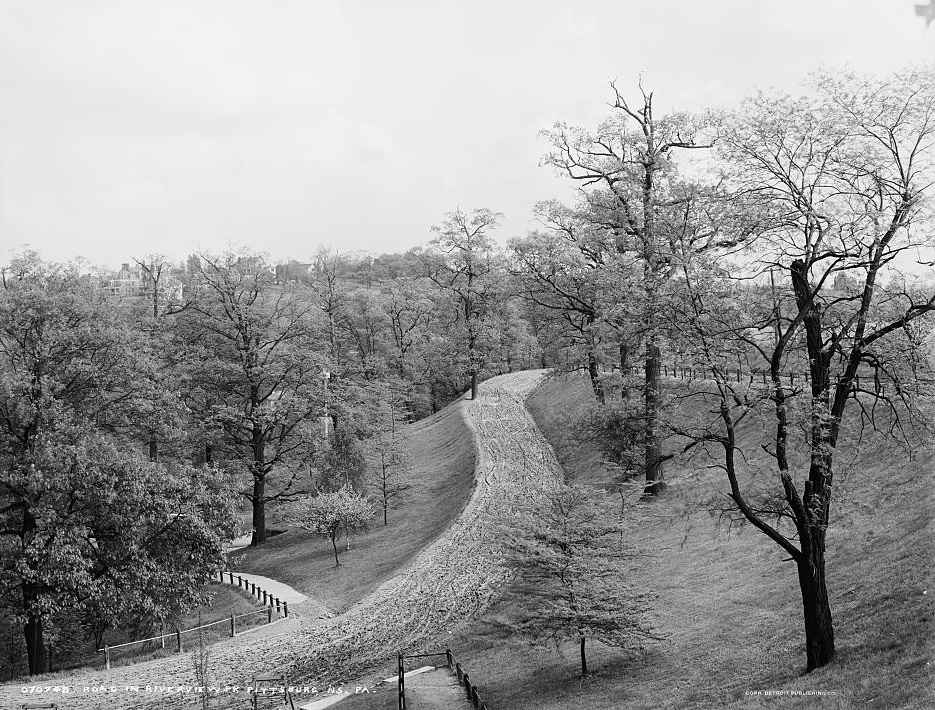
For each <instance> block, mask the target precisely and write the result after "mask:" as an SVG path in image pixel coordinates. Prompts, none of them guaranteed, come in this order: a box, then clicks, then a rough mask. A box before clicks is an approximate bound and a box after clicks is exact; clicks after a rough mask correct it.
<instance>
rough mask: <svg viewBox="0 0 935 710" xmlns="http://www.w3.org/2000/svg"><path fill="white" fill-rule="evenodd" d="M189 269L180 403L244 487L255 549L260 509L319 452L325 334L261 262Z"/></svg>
mask: <svg viewBox="0 0 935 710" xmlns="http://www.w3.org/2000/svg"><path fill="white" fill-rule="evenodd" d="M197 268H198V273H197V274H196V277H197V280H198V284H199V285H198V289H199V292H198V295H197V297H196V298H195V300H194V302H193V304H192V306H191V308H190V309H189V311H187V312H186V314H185V319H184V321H183V327H184V328H185V329H186V336H187V338H188V341H189V345H190V347H191V348H192V353H193V357H192V364H191V370H190V373H189V377H188V380H189V382H190V388H189V391H188V397H189V401H190V402H191V406H192V407H193V408H194V409H195V410H197V411H201V412H202V413H203V416H204V418H205V419H206V421H207V422H208V423H209V426H210V427H213V428H214V429H215V430H216V431H217V432H218V435H219V436H220V438H221V441H220V442H219V443H218V447H217V448H218V450H219V452H220V453H221V454H223V455H224V456H225V460H224V465H225V467H227V468H228V469H229V470H231V471H233V472H234V473H239V472H245V473H248V474H249V476H250V477H251V479H252V486H251V488H250V489H249V490H247V491H245V492H244V493H243V495H244V496H245V497H246V498H247V499H248V500H249V501H250V502H251V505H252V508H253V539H252V540H251V544H252V545H254V546H256V545H260V544H262V543H263V542H265V540H266V504H267V503H268V502H269V501H272V500H278V499H282V498H288V496H290V495H291V494H292V493H293V492H294V488H295V484H296V480H297V477H298V474H299V473H300V472H301V471H302V470H307V467H308V466H309V465H310V463H311V461H312V457H313V456H314V455H315V454H316V452H317V451H319V449H320V446H321V439H322V436H321V434H320V433H319V429H318V427H317V426H316V422H317V421H318V418H319V417H320V416H321V415H322V413H323V407H324V404H325V402H324V398H325V387H326V386H327V383H326V382H325V380H324V373H325V372H327V369H326V366H327V360H326V359H325V358H324V357H323V356H321V355H320V354H318V353H317V352H316V346H317V344H318V342H320V336H321V335H322V333H323V331H324V328H322V325H321V318H320V314H319V312H318V309H317V308H316V306H315V304H314V302H312V301H311V300H309V299H308V298H306V293H305V291H304V290H302V288H301V287H300V286H292V285H283V286H277V285H276V284H275V283H274V274H273V270H272V268H271V267H270V265H269V263H268V262H267V261H266V260H265V258H264V257H262V256H260V255H256V254H252V253H249V252H243V253H236V252H229V253H226V254H222V255H220V256H210V255H201V258H200V260H199V262H198V266H197ZM273 474H275V475H276V477H277V480H274V481H272V482H273V483H275V484H276V488H275V489H273V490H272V491H270V490H268V489H267V482H268V481H270V480H271V479H270V477H271V475H273Z"/></svg>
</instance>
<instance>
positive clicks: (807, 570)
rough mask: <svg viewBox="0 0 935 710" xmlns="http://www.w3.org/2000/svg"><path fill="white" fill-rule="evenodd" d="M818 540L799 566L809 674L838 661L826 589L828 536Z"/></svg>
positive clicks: (813, 540)
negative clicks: (835, 658)
mask: <svg viewBox="0 0 935 710" xmlns="http://www.w3.org/2000/svg"><path fill="white" fill-rule="evenodd" d="M820 534H821V539H820V540H816V539H815V537H814V535H815V531H813V533H812V547H811V548H810V549H809V550H807V551H804V554H803V556H802V559H801V560H800V561H799V563H798V569H799V587H800V588H801V590H802V610H803V612H804V615H805V655H806V659H807V663H808V666H807V670H809V671H813V670H815V669H816V668H821V667H822V666H825V665H827V664H828V663H830V662H831V659H832V658H834V626H833V623H832V619H831V605H830V604H829V603H828V589H827V587H826V586H825V541H824V533H823V532H822V533H820Z"/></svg>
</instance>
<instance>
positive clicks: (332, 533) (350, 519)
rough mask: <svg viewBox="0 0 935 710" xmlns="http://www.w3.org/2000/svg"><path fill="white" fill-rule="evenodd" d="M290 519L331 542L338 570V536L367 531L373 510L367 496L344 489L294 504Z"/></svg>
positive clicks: (339, 562) (350, 489)
mask: <svg viewBox="0 0 935 710" xmlns="http://www.w3.org/2000/svg"><path fill="white" fill-rule="evenodd" d="M287 517H288V519H290V520H292V521H293V522H295V523H296V524H297V525H299V526H300V527H301V528H302V529H304V530H307V531H308V532H310V533H314V534H316V535H321V536H322V537H325V538H327V539H329V540H331V547H332V548H333V549H334V566H335V567H337V566H339V565H340V564H341V561H340V560H339V559H338V544H337V539H338V536H339V535H340V534H341V532H342V531H343V532H345V533H346V534H348V535H349V534H350V533H352V532H356V531H358V530H362V529H364V528H365V527H366V526H367V524H368V523H369V521H370V519H371V518H372V517H373V508H372V507H370V502H369V501H368V500H367V498H366V496H364V495H363V494H362V493H359V492H358V491H355V490H354V489H353V488H351V487H350V486H344V487H343V488H341V489H340V490H337V491H335V492H334V493H319V494H318V495H316V496H313V497H310V498H305V499H303V500H300V501H296V502H294V503H292V505H291V506H290V508H289V511H288V513H287Z"/></svg>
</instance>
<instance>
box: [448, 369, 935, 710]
mask: <svg viewBox="0 0 935 710" xmlns="http://www.w3.org/2000/svg"><path fill="white" fill-rule="evenodd" d="M589 397H590V388H589V387H588V384H587V380H586V379H585V378H584V377H580V378H578V377H573V378H566V379H564V380H562V381H561V382H555V381H553V382H551V383H547V384H546V386H545V387H543V388H542V389H540V391H539V392H538V393H537V394H536V395H535V396H534V397H532V398H530V399H531V402H530V408H531V410H532V411H533V413H534V416H535V417H536V419H537V422H538V423H539V426H540V428H541V429H542V430H543V432H544V433H545V434H546V436H547V437H552V438H554V439H555V440H556V441H557V442H558V445H557V446H556V452H557V454H558V455H559V458H560V460H562V461H563V463H564V464H566V465H567V466H568V468H569V469H570V470H571V472H572V473H571V478H573V479H575V480H578V481H585V482H588V483H600V482H601V476H602V475H604V474H603V473H602V472H601V471H600V470H599V469H596V468H593V467H594V462H595V457H594V453H593V451H592V450H590V449H589V447H588V444H587V442H583V441H580V440H578V441H576V440H575V437H573V436H570V435H569V432H570V431H571V430H572V429H571V427H570V426H569V412H570V411H572V412H573V411H576V410H580V408H581V407H582V406H583V405H584V404H585V403H586V402H587V401H588V400H589ZM760 435H762V432H756V431H748V432H746V433H745V436H746V437H747V438H748V440H749V441H748V443H754V439H755V437H757V436H760ZM750 448H751V449H752V448H753V447H750ZM598 463H599V461H598ZM698 465H699V464H698V461H697V460H693V461H690V462H683V464H682V467H681V468H680V467H679V466H677V465H676V466H671V467H670V469H669V472H668V474H667V476H668V477H669V479H670V481H671V483H672V485H671V486H670V489H669V491H668V492H667V494H666V496H665V497H663V499H662V500H660V501H657V502H656V503H655V504H654V508H653V512H654V513H656V515H655V516H654V519H652V520H650V522H649V523H647V524H646V525H645V526H644V527H642V528H641V529H639V530H636V531H634V533H633V534H634V536H635V538H636V539H637V540H638V542H639V544H640V545H641V546H643V547H646V548H652V549H653V550H654V552H655V554H654V555H653V556H652V558H651V559H650V560H648V561H647V562H646V563H645V564H644V565H643V566H642V567H640V568H638V569H634V570H632V571H630V574H631V575H632V576H633V577H634V578H635V579H638V580H639V581H640V583H641V584H643V585H645V587H646V588H647V589H648V590H651V591H653V592H654V593H655V594H656V595H657V601H656V604H655V611H654V612H653V621H654V625H655V628H656V629H657V630H658V631H659V632H661V633H662V634H663V635H665V637H666V640H665V641H662V642H654V643H652V645H649V646H647V648H646V649H645V650H643V651H638V650H637V651H630V652H624V651H621V650H617V649H612V648H606V647H601V646H600V645H599V644H592V645H591V646H592V650H591V654H590V660H589V666H591V668H592V669H593V670H594V673H592V675H590V676H589V677H587V678H581V677H579V676H578V659H577V655H576V653H575V651H576V649H575V645H574V643H569V644H568V645H567V646H566V647H562V648H559V649H555V648H554V647H545V648H530V647H529V646H527V645H525V644H524V643H523V642H521V641H519V640H517V639H515V638H513V637H512V636H511V635H510V634H509V633H508V632H504V631H503V629H504V628H508V624H509V620H510V619H511V618H512V617H514V616H515V615H516V614H517V613H519V611H518V609H516V608H514V607H513V606H512V605H511V603H510V602H502V603H501V604H500V605H498V606H497V607H495V608H493V609H491V610H490V612H489V613H488V614H487V615H485V617H484V618H482V619H478V620H476V621H475V623H473V624H471V625H470V626H469V627H465V628H462V629H461V630H460V631H459V632H458V633H457V635H456V636H454V637H452V638H451V639H450V640H449V641H450V643H451V645H452V648H455V649H456V653H457V655H458V656H459V659H462V663H463V664H464V666H465V667H466V668H468V669H469V671H470V673H471V676H472V678H473V679H474V680H475V681H476V682H478V683H480V686H481V690H482V691H483V695H484V697H485V699H486V700H487V701H488V703H489V705H490V707H493V708H505V707H510V708H516V709H519V710H522V709H523V708H530V709H531V708H536V709H537V710H552V709H555V710H558V709H560V708H569V707H582V708H594V709H595V710H601V709H604V708H606V709H608V710H609V709H610V708H663V707H665V708H669V707H675V708H720V707H761V706H764V705H767V704H768V705H769V706H770V707H776V708H792V707H801V706H807V707H811V706H815V707H824V708H839V707H840V708H864V707H884V708H918V709H919V710H922V709H923V708H930V707H932V698H933V697H935V695H933V692H932V691H933V687H935V686H933V680H935V677H933V663H932V661H933V651H935V648H933V641H932V633H931V631H932V618H933V614H935V608H933V602H932V599H933V595H935V587H933V584H932V582H933V574H932V569H933V563H935V554H933V551H935V545H933V542H935V523H933V518H935V516H933V512H935V492H933V487H932V483H933V471H935V458H933V456H932V452H931V450H930V449H928V448H925V449H922V448H919V449H918V450H917V451H915V453H914V455H913V458H912V460H911V461H910V460H909V452H908V451H907V450H906V449H905V448H901V447H899V446H896V445H894V444H893V443H891V442H888V441H885V440H883V439H882V438H879V437H878V438H873V439H871V440H868V441H865V442H864V444H863V446H862V449H861V456H860V457H859V458H858V459H857V460H856V461H854V462H853V463H852V464H851V465H849V466H847V467H845V466H844V465H843V464H842V471H841V473H840V475H839V477H838V479H837V480H836V487H835V504H834V507H833V515H834V516H836V517H835V519H834V520H833V523H832V527H831V528H830V529H829V536H828V575H829V577H828V585H829V593H830V595H831V605H832V612H833V613H834V615H835V631H836V642H837V643H836V645H837V657H836V659H835V660H834V662H833V663H832V664H830V665H829V666H828V667H826V668H823V669H819V670H817V671H814V672H812V673H810V674H808V675H805V674H804V666H805V651H804V631H803V622H802V612H801V599H800V597H799V592H798V584H797V578H796V572H795V568H794V566H793V565H792V564H791V563H789V562H784V561H783V558H784V555H783V554H781V550H779V548H778V547H777V546H775V545H774V544H773V543H772V542H770V541H769V540H767V539H766V538H765V537H764V536H762V535H761V534H759V533H758V532H756V531H755V530H752V529H737V528H734V529H733V530H732V531H728V529H727V526H724V525H722V526H720V527H719V526H718V524H717V520H716V519H715V518H711V517H709V516H708V515H706V514H704V513H697V514H694V515H687V513H688V511H689V510H690V509H691V508H692V507H693V503H694V501H695V500H697V498H698V497H699V490H698V489H699V488H704V489H706V490H707V489H710V488H711V487H715V488H716V490H726V481H722V480H720V477H719V475H718V473H717V472H714V473H710V474H708V473H701V474H699V473H698V471H697V468H696V467H697V466H698ZM588 466H591V467H592V468H591V469H590V470H588ZM676 513H678V514H679V515H678V516H676ZM767 691H770V692H772V691H783V692H786V693H789V692H802V693H817V692H822V693H833V694H827V695H822V696H817V695H807V696H803V695H776V694H772V695H769V696H765V695H762V693H765V692H767ZM751 693H761V694H760V695H751Z"/></svg>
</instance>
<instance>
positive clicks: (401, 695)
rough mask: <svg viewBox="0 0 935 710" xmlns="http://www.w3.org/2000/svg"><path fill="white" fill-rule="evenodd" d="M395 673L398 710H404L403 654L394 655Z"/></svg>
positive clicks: (404, 666)
mask: <svg viewBox="0 0 935 710" xmlns="http://www.w3.org/2000/svg"><path fill="white" fill-rule="evenodd" d="M396 659H397V666H396V673H397V676H398V678H399V682H398V685H399V710H406V661H405V659H404V658H403V654H401V653H399V654H397V655H396Z"/></svg>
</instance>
